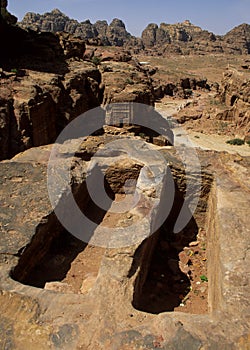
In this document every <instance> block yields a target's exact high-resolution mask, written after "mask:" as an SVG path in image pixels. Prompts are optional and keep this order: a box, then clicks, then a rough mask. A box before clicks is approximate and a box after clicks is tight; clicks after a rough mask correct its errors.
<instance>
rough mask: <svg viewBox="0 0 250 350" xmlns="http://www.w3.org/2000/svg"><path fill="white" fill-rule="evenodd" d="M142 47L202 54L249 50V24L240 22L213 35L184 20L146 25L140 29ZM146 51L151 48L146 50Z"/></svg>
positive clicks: (159, 50) (151, 52) (159, 51)
mask: <svg viewBox="0 0 250 350" xmlns="http://www.w3.org/2000/svg"><path fill="white" fill-rule="evenodd" d="M142 41H143V44H144V45H145V48H149V49H150V48H152V47H154V50H155V49H156V51H157V53H158V54H159V53H161V54H164V53H166V54H167V53H179V54H181V53H182V54H191V53H192V54H194V53H196V54H204V53H223V52H224V53H229V54H248V53H249V25H248V24H242V25H240V26H239V27H236V28H234V29H233V30H232V31H230V32H229V33H227V34H226V35H225V36H218V35H217V36H216V35H214V34H213V33H211V32H208V31H207V30H203V29H201V28H200V27H198V26H195V25H193V24H192V23H191V22H190V21H188V20H187V21H184V22H183V23H177V24H167V23H162V24H161V25H160V26H158V25H157V24H149V25H148V26H147V28H146V29H144V31H143V32H142ZM148 53H149V54H153V51H151V50H149V51H148Z"/></svg>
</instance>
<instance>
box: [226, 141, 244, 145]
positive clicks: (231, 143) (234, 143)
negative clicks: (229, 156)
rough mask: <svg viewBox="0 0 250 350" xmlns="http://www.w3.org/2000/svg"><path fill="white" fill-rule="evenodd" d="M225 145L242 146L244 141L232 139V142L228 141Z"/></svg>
mask: <svg viewBox="0 0 250 350" xmlns="http://www.w3.org/2000/svg"><path fill="white" fill-rule="evenodd" d="M227 143H229V144H230V145H234V146H235V145H236V146H241V145H244V143H245V141H244V140H241V139H232V140H228V141H227Z"/></svg>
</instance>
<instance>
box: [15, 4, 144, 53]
mask: <svg viewBox="0 0 250 350" xmlns="http://www.w3.org/2000/svg"><path fill="white" fill-rule="evenodd" d="M20 25H21V26H22V27H23V28H27V29H33V30H39V31H48V32H66V33H70V34H74V35H75V36H77V37H80V38H81V39H84V40H88V41H89V43H92V44H93V43H94V44H99V45H106V46H109V45H113V46H123V45H125V44H127V43H129V42H130V40H132V41H138V42H139V40H136V38H134V37H132V35H131V34H130V33H128V32H127V30H126V27H125V24H124V23H123V22H122V21H121V20H120V19H117V18H115V19H113V21H112V22H111V23H110V25H108V23H107V22H106V21H97V22H96V23H94V24H92V23H91V22H90V21H89V20H86V21H84V22H81V23H79V22H78V21H76V20H74V19H70V18H69V17H68V16H66V15H65V14H63V13H62V12H61V11H59V10H58V9H55V10H53V11H51V12H47V13H45V14H43V15H40V14H36V13H31V12H28V13H27V14H26V15H25V16H24V18H23V20H22V22H21V23H20Z"/></svg>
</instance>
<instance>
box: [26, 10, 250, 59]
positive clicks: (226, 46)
mask: <svg viewBox="0 0 250 350" xmlns="http://www.w3.org/2000/svg"><path fill="white" fill-rule="evenodd" d="M20 25H21V26H22V27H23V28H30V29H33V30H40V31H51V32H57V31H59V32H61V31H65V32H68V33H71V34H74V35H76V36H79V37H81V38H82V39H85V40H88V41H89V43H90V44H95V45H112V46H126V48H128V49H130V50H131V52H133V53H138V52H139V51H141V50H143V49H145V52H146V53H148V54H149V55H159V54H170V53H175V54H205V53H229V54H248V53H250V39H249V37H250V25H249V24H242V25H240V26H238V27H236V28H234V29H233V30H231V31H230V32H228V33H227V34H226V35H225V36H218V35H215V34H213V33H211V32H208V31H207V30H203V29H201V28H200V27H198V26H195V25H193V24H192V23H191V22H190V21H188V20H186V21H184V22H182V23H176V24H167V23H161V24H160V26H158V25H157V24H155V23H151V24H149V25H148V26H147V27H146V28H145V29H144V30H143V32H142V37H141V38H136V37H134V36H132V35H131V34H130V33H128V32H127V31H126V28H125V24H124V23H123V22H122V21H121V20H120V19H117V18H115V19H114V20H113V21H112V22H111V23H110V24H109V25H108V23H107V21H97V22H96V23H95V24H92V23H91V22H90V21H89V20H86V21H85V22H81V23H79V22H77V21H76V20H73V19H70V18H69V17H67V16H66V15H64V14H63V13H62V12H60V11H59V10H57V9H55V10H53V11H52V12H50V13H45V14H43V15H40V14H35V13H27V14H26V15H25V16H24V18H23V20H22V22H20Z"/></svg>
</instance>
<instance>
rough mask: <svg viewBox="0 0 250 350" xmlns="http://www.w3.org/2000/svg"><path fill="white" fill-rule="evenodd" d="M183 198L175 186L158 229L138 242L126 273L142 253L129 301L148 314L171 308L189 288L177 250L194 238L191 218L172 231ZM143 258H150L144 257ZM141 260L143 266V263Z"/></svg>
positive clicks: (194, 231)
mask: <svg viewBox="0 0 250 350" xmlns="http://www.w3.org/2000/svg"><path fill="white" fill-rule="evenodd" d="M183 201H184V200H183V195H182V194H181V192H180V191H178V189H177V188H176V192H175V200H174V204H173V207H172V210H171V212H170V215H169V217H168V218H167V220H166V221H165V223H164V224H163V225H162V227H161V228H160V229H159V231H158V232H156V233H155V234H154V235H153V236H151V237H149V238H148V239H147V240H146V241H144V242H143V243H142V245H141V246H140V247H139V248H138V251H137V252H136V254H135V263H134V265H133V266H132V268H131V271H130V276H131V275H133V274H134V272H135V271H136V270H137V268H138V264H139V261H140V260H141V259H139V255H142V254H143V258H142V261H141V262H140V264H141V265H142V267H141V269H140V273H139V275H138V277H137V279H136V281H135V287H134V288H135V289H134V296H133V302H132V305H133V306H134V308H135V309H137V310H140V311H144V312H148V313H152V314H159V313H162V312H167V311H174V309H175V307H177V306H179V305H180V303H181V301H182V300H183V298H184V297H185V296H186V295H187V294H188V293H189V292H190V286H191V283H190V278H191V276H190V275H189V274H188V273H187V274H185V273H183V272H182V271H181V269H180V267H179V253H180V252H181V251H182V250H183V248H184V247H185V246H188V244H189V243H190V242H192V241H194V240H195V239H196V236H197V234H198V226H197V224H196V222H195V220H194V218H192V219H191V220H190V221H189V223H188V224H187V225H186V227H185V228H184V229H183V230H182V231H181V232H180V233H178V234H174V233H173V227H174V224H175V222H176V220H177V217H178V215H179V212H180V210H181V207H182V205H183ZM152 246H153V248H152ZM152 249H153V252H152ZM147 259H149V260H150V262H148V261H146V260H147ZM136 261H137V262H136ZM143 264H145V265H147V266H146V267H145V266H144V267H143ZM136 265H137V266H136Z"/></svg>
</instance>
